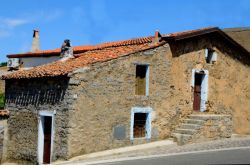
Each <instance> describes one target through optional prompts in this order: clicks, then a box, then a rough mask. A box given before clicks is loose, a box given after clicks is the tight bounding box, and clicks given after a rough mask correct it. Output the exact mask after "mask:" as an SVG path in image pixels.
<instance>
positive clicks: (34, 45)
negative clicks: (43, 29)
mask: <svg viewBox="0 0 250 165" xmlns="http://www.w3.org/2000/svg"><path fill="white" fill-rule="evenodd" d="M39 50H40V38H39V30H33V40H32V46H31V52H36V51H39Z"/></svg>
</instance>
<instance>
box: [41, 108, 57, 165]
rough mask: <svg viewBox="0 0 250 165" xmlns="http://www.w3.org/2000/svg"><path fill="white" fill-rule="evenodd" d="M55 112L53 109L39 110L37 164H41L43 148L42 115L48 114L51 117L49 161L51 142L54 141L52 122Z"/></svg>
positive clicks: (53, 121)
mask: <svg viewBox="0 0 250 165" xmlns="http://www.w3.org/2000/svg"><path fill="white" fill-rule="evenodd" d="M55 114H56V112H55V111H53V112H51V111H40V112H39V117H38V142H37V144H38V145H37V162H38V164H43V153H44V152H43V148H44V132H43V130H44V129H43V124H44V123H43V121H42V120H43V119H42V118H43V117H44V116H50V117H51V118H52V119H51V120H52V121H51V146H50V162H52V155H53V143H54V132H55V130H54V123H55Z"/></svg>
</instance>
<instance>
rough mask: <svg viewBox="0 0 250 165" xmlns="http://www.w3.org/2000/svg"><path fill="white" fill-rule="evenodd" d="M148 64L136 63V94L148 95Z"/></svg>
mask: <svg viewBox="0 0 250 165" xmlns="http://www.w3.org/2000/svg"><path fill="white" fill-rule="evenodd" d="M147 70H148V66H147V65H136V90H135V94H136V95H147V91H146V90H147V89H146V87H147Z"/></svg>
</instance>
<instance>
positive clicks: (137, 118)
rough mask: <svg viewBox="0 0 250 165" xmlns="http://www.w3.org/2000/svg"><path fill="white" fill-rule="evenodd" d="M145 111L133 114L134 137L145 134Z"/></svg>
mask: <svg viewBox="0 0 250 165" xmlns="http://www.w3.org/2000/svg"><path fill="white" fill-rule="evenodd" d="M146 120H147V113H135V114H134V138H141V137H145V136H146Z"/></svg>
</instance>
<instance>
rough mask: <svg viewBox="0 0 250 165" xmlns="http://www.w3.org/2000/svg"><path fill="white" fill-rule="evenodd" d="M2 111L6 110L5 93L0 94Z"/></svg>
mask: <svg viewBox="0 0 250 165" xmlns="http://www.w3.org/2000/svg"><path fill="white" fill-rule="evenodd" d="M0 109H4V93H0Z"/></svg>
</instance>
